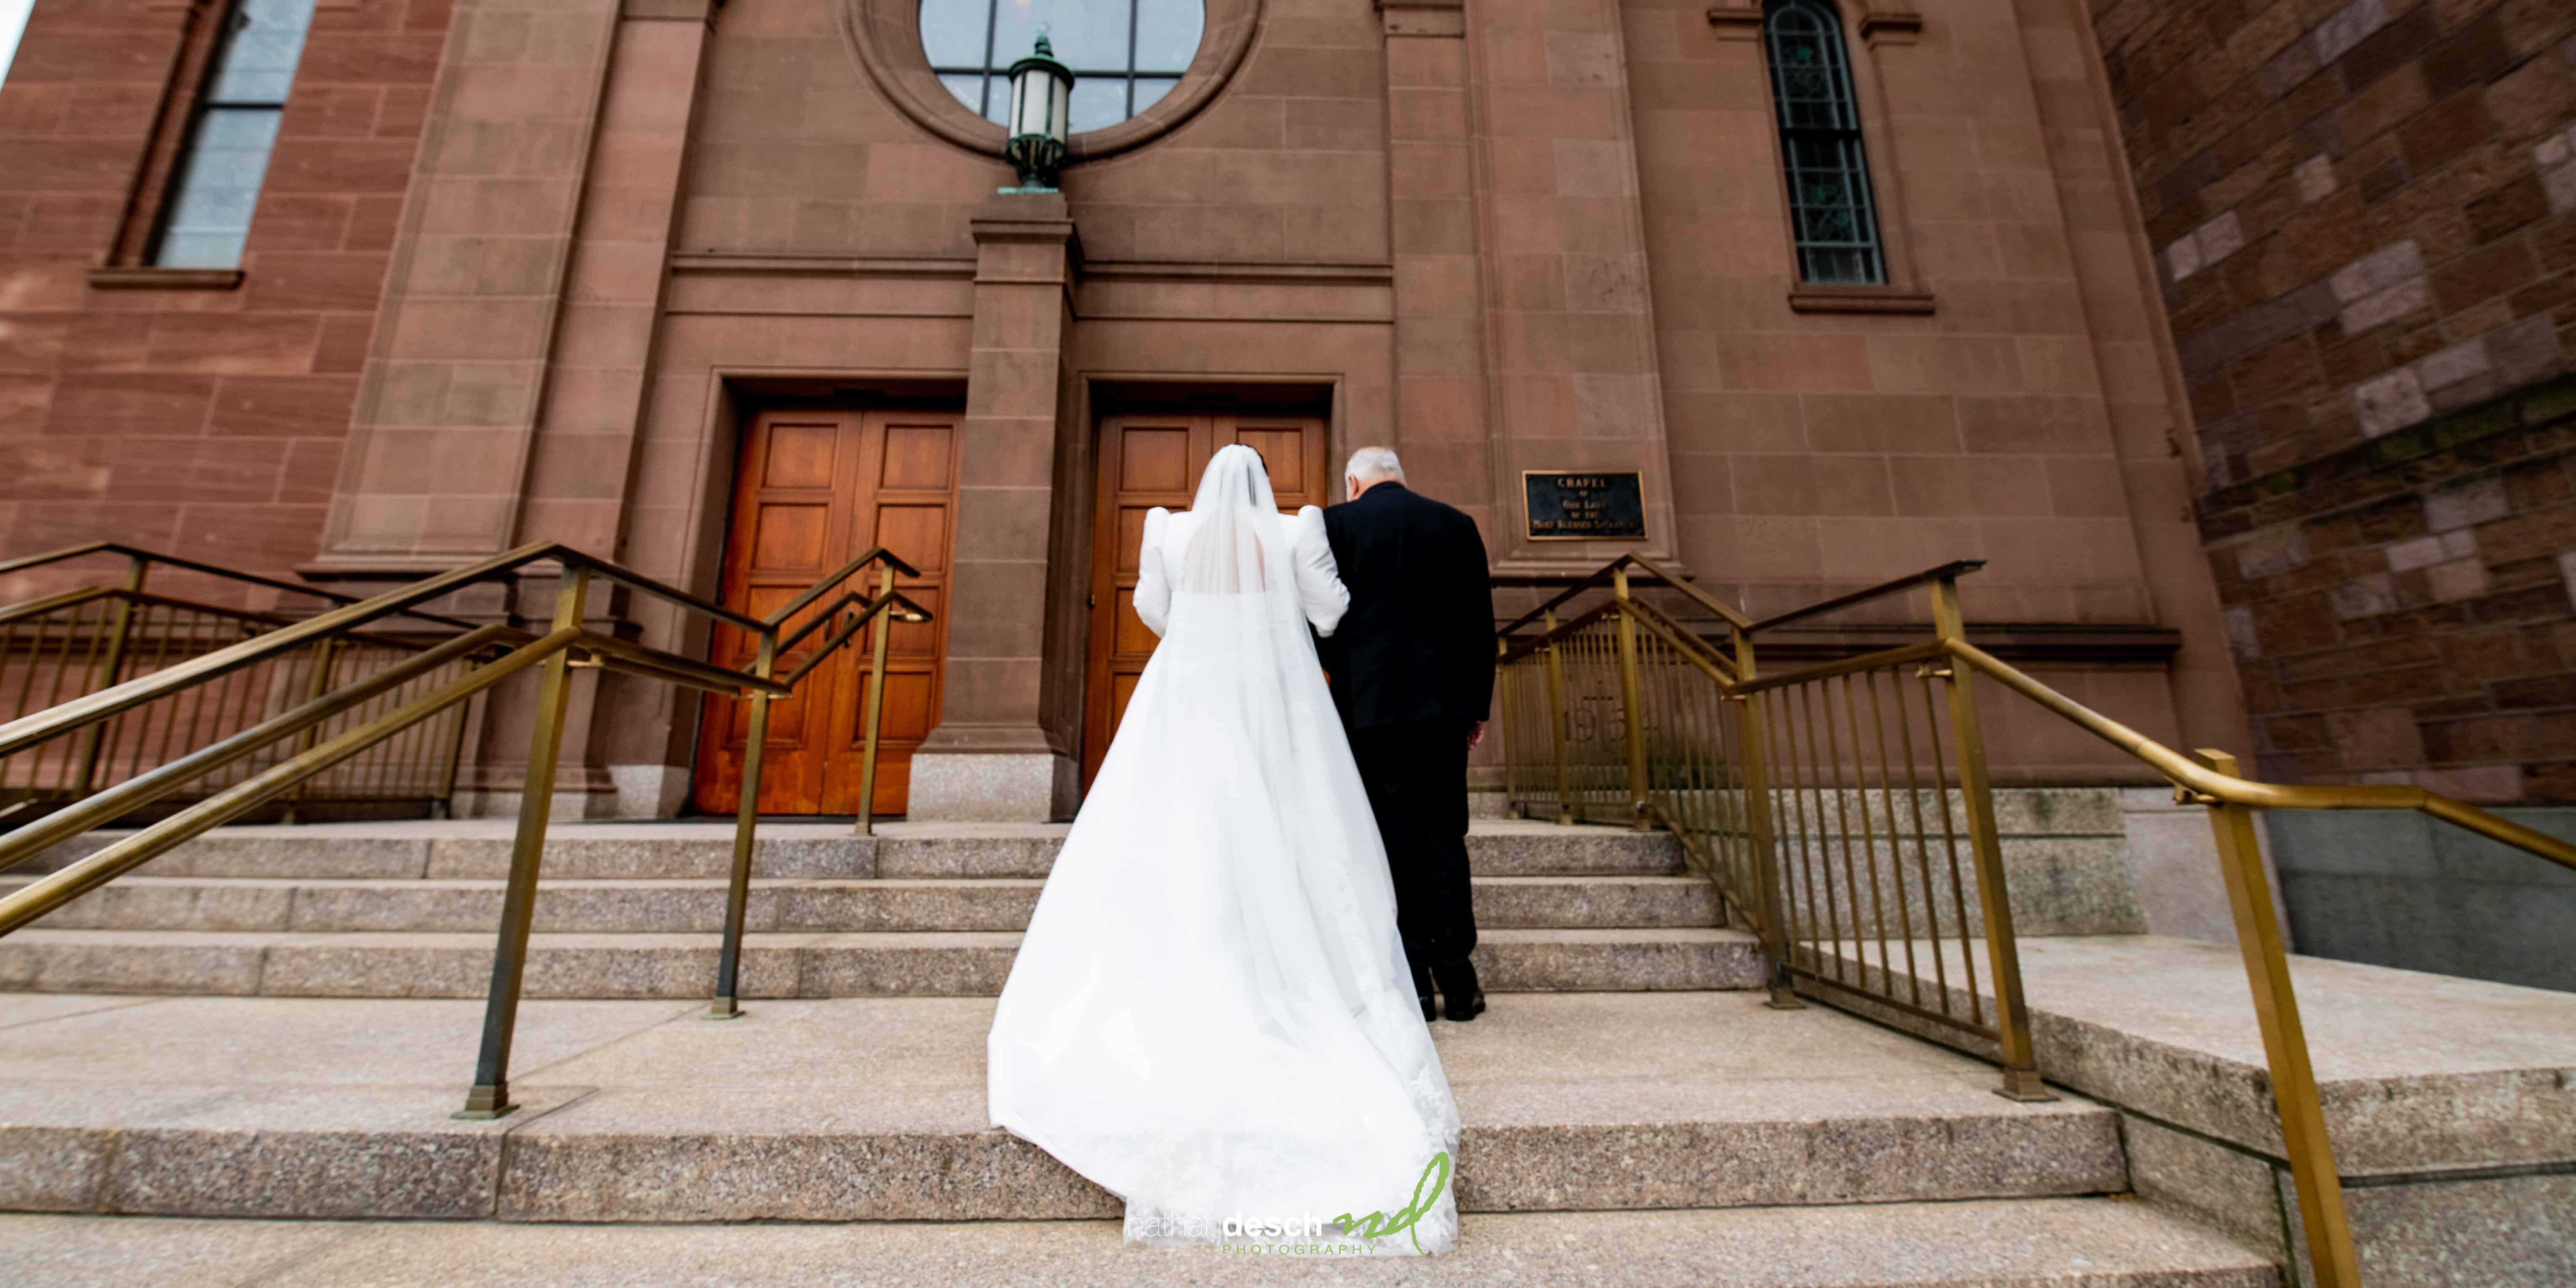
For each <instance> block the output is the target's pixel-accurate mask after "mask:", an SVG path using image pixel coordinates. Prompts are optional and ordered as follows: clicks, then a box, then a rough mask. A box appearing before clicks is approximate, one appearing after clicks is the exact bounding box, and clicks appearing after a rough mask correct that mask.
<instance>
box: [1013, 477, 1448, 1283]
mask: <svg viewBox="0 0 2576 1288" xmlns="http://www.w3.org/2000/svg"><path fill="white" fill-rule="evenodd" d="M1138 574H1139V575H1138V581H1137V586H1136V613H1137V615H1138V616H1139V617H1141V618H1143V619H1144V621H1145V624H1146V626H1148V627H1150V628H1151V629H1152V630H1153V631H1154V632H1155V633H1156V634H1157V635H1159V636H1161V637H1162V644H1161V646H1160V647H1159V648H1158V649H1156V651H1155V653H1154V656H1153V660H1152V661H1150V662H1149V663H1147V665H1146V667H1145V673H1144V675H1143V676H1142V677H1141V678H1140V679H1139V680H1138V682H1137V685H1136V691H1135V695H1134V697H1133V698H1132V699H1131V700H1130V701H1129V703H1128V706H1127V711H1126V718H1125V721H1124V722H1123V723H1122V724H1121V725H1120V726H1119V729H1118V735H1117V738H1116V739H1115V740H1114V741H1113V742H1112V743H1111V744H1110V748H1109V754H1108V757H1107V759H1106V760H1104V761H1103V762H1102V764H1101V766H1100V773H1099V776H1098V778H1097V779H1096V780H1095V781H1094V782H1093V785H1092V789H1091V794H1090V796H1089V797H1088V798H1087V799H1085V800H1084V802H1083V806H1082V812H1081V814H1080V816H1078V817H1077V818H1076V819H1075V820H1074V824H1073V830H1072V832H1071V833H1070V834H1069V835H1068V836H1066V838H1065V842H1064V848H1063V850H1062V852H1061V853H1060V855H1059V856H1058V857H1057V859H1056V861H1055V867H1054V870H1053V873H1052V875H1050V876H1049V877H1048V879H1047V884H1046V889H1045V892H1044V893H1043V894H1041V895H1040V896H1039V899H1038V905H1037V911H1036V913H1035V914H1034V915H1033V916H1032V918H1031V919H1030V922H1029V930H1028V934H1027V936H1026V938H1025V939H1023V941H1022V942H1021V946H1020V952H1019V956H1018V958H1017V960H1016V961H1014V962H1013V964H1012V966H1011V975H1010V980H1009V982H1008V983H1007V984H1006V985H1005V986H1004V987H1003V989H1002V1000H1001V1004H1000V1006H999V1008H998V1009H997V1010H996V1011H995V1012H994V1016H993V1031H992V1033H991V1035H990V1036H989V1038H988V1039H987V1042H986V1045H987V1054H988V1083H987V1090H988V1096H989V1100H990V1105H991V1111H992V1117H993V1121H994V1123H995V1124H996V1125H998V1126H1001V1127H1004V1128H1007V1129H1008V1130H1009V1131H1010V1132H1011V1133H1012V1134H1013V1135H1016V1136H1019V1137H1021V1138H1022V1139H1024V1140H1027V1141H1029V1142H1031V1143H1033V1144H1035V1145H1037V1146H1038V1147H1040V1148H1042V1149H1044V1150H1046V1151H1047V1152H1048V1153H1050V1154H1053V1155H1055V1156H1056V1157H1057V1158H1058V1159H1060V1160H1062V1161H1063V1162H1064V1163H1065V1164H1066V1165H1067V1166H1069V1167H1071V1168H1073V1170H1075V1171H1077V1172H1080V1173H1081V1174H1082V1175H1084V1176H1086V1177H1089V1178H1090V1179H1091V1180H1093V1181H1095V1182H1097V1183H1098V1184H1100V1185H1101V1186H1102V1187H1104V1188H1106V1189H1108V1190H1110V1191H1111V1192H1113V1193H1115V1194H1117V1195H1118V1196H1120V1197H1121V1198H1123V1199H1125V1200H1126V1201H1127V1224H1126V1236H1127V1238H1128V1239H1130V1240H1136V1241H1145V1242H1155V1243H1206V1242H1217V1243H1226V1244H1230V1245H1236V1246H1242V1245H1248V1244H1263V1245H1267V1246H1268V1247H1269V1248H1270V1249H1272V1250H1277V1251H1297V1252H1315V1253H1359V1252H1368V1253H1376V1252H1406V1253H1410V1252H1414V1251H1417V1250H1418V1251H1423V1252H1438V1251H1441V1250H1444V1249H1446V1248H1447V1247H1448V1246H1449V1245H1450V1243H1451V1242H1452V1240H1454V1239H1455V1237H1456V1234H1457V1228H1458V1213H1457V1204H1456V1200H1455V1198H1454V1197H1453V1196H1452V1194H1451V1193H1450V1192H1449V1187H1448V1184H1447V1182H1448V1180H1449V1168H1450V1160H1449V1155H1450V1153H1451V1151H1453V1150H1454V1149H1455V1148H1456V1146H1457V1142H1458V1111H1457V1108H1456V1106H1455V1105H1454V1104H1453V1103H1452V1102H1451V1101H1450V1098H1449V1083H1448V1079H1447V1078H1446V1077H1445V1076H1444V1075H1443V1074H1442V1072H1441V1069H1440V1058H1439V1056H1438V1055H1437V1054H1436V1053H1435V1052H1434V1051H1433V1050H1432V1047H1431V1038H1430V1033H1429V1031H1428V1029H1427V1028H1426V1026H1425V1025H1424V1024H1423V1020H1422V1013H1421V1009H1420V1003H1419V1002H1418V1001H1417V1000H1416V999H1415V997H1414V994H1413V987H1412V983H1411V979H1410V976H1409V975H1408V973H1407V971H1406V969H1405V959H1404V951H1403V948H1402V947H1401V945H1400V943H1399V941H1398V940H1397V938H1396V929H1395V894H1394V886H1393V883H1392V881H1391V879H1390V878H1389V876H1388V872H1387V865H1386V853H1385V850H1384V849H1383V847H1382V846H1381V845H1380V843H1379V839H1378V832H1377V825H1376V823H1375V821H1374V820H1373V819H1372V817H1371V815H1370V813H1369V805H1368V798H1367V796H1366V795H1365V794H1364V793H1363V791H1362V789H1361V787H1360V779H1359V772H1358V770H1357V769H1356V768H1355V767H1354V765H1353V762H1352V760H1351V751H1350V745H1349V743H1348V742H1347V741H1346V740H1345V738H1344V736H1343V733H1342V727H1341V723H1340V721H1339V719H1338V718H1337V717H1336V715H1335V714H1334V710H1333V702H1332V698H1331V696H1330V695H1329V694H1328V693H1327V692H1326V690H1325V687H1324V676H1323V673H1322V672H1321V670H1320V669H1319V668H1318V666H1317V663H1316V660H1315V646H1314V641H1313V640H1312V639H1311V638H1309V637H1308V635H1307V631H1306V624H1307V623H1308V622H1310V621H1311V622H1312V623H1314V627H1315V629H1316V630H1317V631H1320V632H1324V633H1327V634H1329V633H1330V632H1331V631H1332V629H1333V627H1334V626H1335V625H1336V624H1337V623H1338V622H1339V621H1340V620H1341V616H1342V612H1343V610H1344V608H1346V607H1347V606H1348V604H1349V599H1350V596H1349V592H1347V591H1346V590H1344V589H1343V587H1342V582H1341V578H1340V575H1339V573H1338V571H1337V570H1336V568H1335V567H1334V564H1333V555H1332V550H1331V547H1330V546H1329V545H1327V544H1326V541H1325V537H1324V522H1323V512H1322V511H1321V510H1318V509H1316V508H1315V507H1313V506H1307V507H1306V508H1305V509H1303V510H1300V511H1299V512H1298V513H1297V515H1296V516H1295V517H1294V518H1290V517H1288V516H1285V515H1282V514H1280V513H1279V512H1278V509H1277V506H1276V504H1275V503H1274V501H1273V500H1272V497H1271V491H1270V476H1269V475H1268V473H1266V472H1265V471H1264V470H1263V469H1262V465H1261V457H1260V454H1259V453H1257V452H1255V451H1253V450H1252V449H1251V448H1249V447H1245V446H1242V445H1240V444H1236V445H1231V446H1228V447H1225V448H1222V449H1220V450H1219V451H1218V452H1217V454H1216V457H1215V459H1213V460H1211V461H1209V462H1208V467H1207V473H1206V474H1205V475H1203V476H1202V477H1201V478H1200V480H1199V490H1198V496H1197V499H1196V502H1195V503H1194V504H1193V505H1192V507H1191V508H1190V510H1189V512H1188V513H1186V514H1172V513H1170V512H1168V511H1166V510H1163V509H1161V508H1160V507H1157V508H1155V509H1153V510H1151V511H1148V512H1147V514H1146V517H1145V534H1144V548H1143V550H1142V552H1141V556H1140V567H1139V570H1138Z"/></svg>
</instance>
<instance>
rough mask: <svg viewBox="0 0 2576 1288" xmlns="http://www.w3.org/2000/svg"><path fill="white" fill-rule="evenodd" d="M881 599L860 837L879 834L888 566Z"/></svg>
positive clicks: (890, 594)
mask: <svg viewBox="0 0 2576 1288" xmlns="http://www.w3.org/2000/svg"><path fill="white" fill-rule="evenodd" d="M877 596H878V599H879V600H880V601H881V602H883V603H884V604H885V607H884V608H882V609H879V610H878V612H877V619H876V621H875V622H873V623H870V625H869V627H868V634H869V635H871V636H873V637H874V638H873V639H872V640H871V641H870V642H869V646H868V651H869V656H868V706H867V710H866V711H865V712H863V713H861V716H860V718H861V719H863V720H865V721H866V722H867V726H868V733H867V742H866V744H865V746H864V747H863V748H862V749H861V751H860V753H859V822H858V826H857V827H856V829H854V830H855V831H856V832H857V834H858V835H860V836H874V835H875V834H876V821H875V815H876V808H877V725H878V724H879V723H881V722H882V720H883V718H884V716H885V668H886V637H887V636H889V635H892V634H893V633H894V568H893V566H892V565H888V566H887V567H886V569H885V577H884V578H883V579H882V580H881V581H880V582H879V583H878V587H877Z"/></svg>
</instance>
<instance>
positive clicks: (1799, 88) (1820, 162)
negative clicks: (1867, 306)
mask: <svg viewBox="0 0 2576 1288" xmlns="http://www.w3.org/2000/svg"><path fill="white" fill-rule="evenodd" d="M1762 37H1763V46H1764V49H1765V51H1766V52H1767V53H1768V54H1769V55H1770V59H1771V95H1772V98H1773V100H1774V101H1775V102H1776V103H1777V104H1778V105H1779V109H1780V161H1781V165H1782V167H1783V168H1784V169H1785V170H1786V171H1787V173H1788V176H1789V218H1790V223H1791V228H1792V231H1793V232H1794V233H1795V234H1796V237H1797V243H1798V278H1799V280H1801V281H1805V282H1817V283H1828V284H1875V283H1882V282H1885V281H1886V280H1887V256H1886V254H1885V252H1884V251H1882V250H1881V248H1880V246H1879V240H1878V211H1877V208H1876V207H1875V205H1874V204H1873V203H1872V202H1871V200H1870V192H1869V154H1868V152H1867V151H1866V150H1865V147H1864V145H1863V143H1862V142H1861V135H1860V100H1859V99H1858V97H1857V96H1855V95H1854V94H1853V93H1852V78H1851V62H1850V59H1849V58H1848V57H1847V56H1846V55H1845V52H1844V46H1843V24H1842V19H1841V18H1840V17H1839V16H1838V15H1836V14H1835V12H1834V10H1833V6H1832V5H1831V4H1829V3H1827V2H1826V0H1769V2H1768V3H1767V4H1765V5H1764V6H1763V15H1762Z"/></svg>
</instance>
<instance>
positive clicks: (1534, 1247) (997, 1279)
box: [0, 1199, 2280, 1288]
mask: <svg viewBox="0 0 2576 1288" xmlns="http://www.w3.org/2000/svg"><path fill="white" fill-rule="evenodd" d="M0 1264H5V1265H8V1266H10V1267H11V1268H12V1270H13V1271H14V1272H16V1273H18V1274H21V1275H24V1276H25V1282H28V1283H41V1284H45V1285H48V1288H165V1286H167V1288H177V1286H179V1285H186V1286H187V1288H198V1286H200V1285H208V1284H224V1285H238V1286H239V1288H324V1286H326V1285H327V1286H328V1288H394V1286H396V1285H400V1286H401V1288H468V1286H469V1285H470V1286H471V1288H683V1286H691V1288H694V1286H696V1285H712V1284H723V1285H728V1286H729V1288H856V1286H857V1285H878V1286H883V1288H961V1286H963V1285H973V1286H974V1288H986V1286H988V1285H989V1286H991V1288H1036V1286H1040V1285H1043V1286H1045V1288H1064V1286H1065V1285H1084V1286H1085V1288H1095V1286H1096V1288H1182V1286H1184V1285H1190V1286H1202V1285H1208V1284H1216V1283H1223V1284H1228V1285H1237V1284H1239V1285H1245V1286H1246V1288H1263V1286H1265V1285H1286V1284H1295V1285H1308V1284H1316V1283H1347V1284H1386V1285H1396V1284H1402V1285H1413V1286H1416V1288H1447V1286H1451V1285H1455V1286H1457V1288H1468V1286H1471V1285H1472V1286H1474V1288H1488V1286H1490V1285H1496V1284H1528V1285H1557V1284H1584V1285H1599V1286H1600V1288H2275V1286H2276V1285H2278V1284H2279V1282H2280V1279H2279V1275H2278V1272H2277V1271H2276V1270H2275V1269H2274V1267H2273V1266H2272V1265H2271V1264H2270V1263H2268V1262H2265V1261H2263V1260H2261V1259H2259V1258H2257V1257H2255V1256H2253V1255H2252V1254H2250V1253H2247V1252H2246V1251H2244V1250H2243V1249H2241V1248H2238V1247H2235V1246H2233V1245H2231V1244H2229V1243H2227V1242H2226V1241H2224V1240H2222V1239H2219V1238H2216V1237H2214V1236H2212V1235H2209V1234H2207V1233H2205V1232H2203V1231H2201V1230H2199V1229H2197V1228H2195V1227H2192V1226H2189V1225H2186V1224H2183V1223H2182V1222H2179V1221H2176V1220H2174V1219H2173V1218H2171V1217H2168V1216H2165V1215H2163V1214H2161V1213H2158V1212H2156V1211H2155V1210H2154V1209H2152V1208H2149V1207H2146V1206H2144V1205H2142V1204H2137V1203H2122V1202H2117V1201H2112V1200H2102V1199H2071V1200H2070V1199H2052V1200H2043V1201H2037V1202H2021V1203H1937V1204H1891V1205H1884V1206H1873V1207H1848V1208H1824V1209H1815V1208H1809V1209H1784V1208H1761V1209H1743V1210H1734V1211H1697V1212H1611V1213H1580V1214H1559V1213H1545V1214H1532V1215H1515V1216H1474V1215H1471V1216H1468V1217H1467V1218H1466V1219H1465V1220H1464V1221H1463V1222H1462V1223H1461V1229H1460V1231H1459V1236H1458V1246H1457V1248H1456V1249H1455V1250H1454V1251H1452V1252H1451V1253H1449V1254H1448V1255H1445V1256H1441V1257H1435V1258H1432V1259H1430V1260H1427V1261H1425V1260H1419V1259H1411V1258H1406V1259H1394V1260H1386V1261H1378V1262H1353V1261H1336V1262H1332V1263H1330V1264H1322V1265H1319V1264H1316V1263H1313V1262H1305V1261H1299V1260H1296V1259H1293V1258H1284V1257H1269V1256H1246V1255H1227V1254H1221V1253H1218V1252H1216V1251H1214V1250H1213V1249H1206V1248H1195V1249H1170V1250H1166V1249H1153V1248H1130V1247H1126V1246H1124V1245H1123V1244H1121V1243H1120V1241H1119V1236H1118V1226H1117V1225H1116V1223H1114V1222H1108V1221H1078V1222H1073V1221H1069V1222H986V1223H978V1224H972V1225H922V1224H902V1225H885V1224H865V1225H766V1226H623V1227H616V1228H605V1227H597V1226H590V1227H569V1228H567V1227H559V1226H558V1227H530V1226H513V1225H492V1224H480V1225H457V1224H445V1223H424V1222H405V1223H399V1224H383V1223H365V1222H272V1221H191V1220H169V1219H152V1218H134V1217H127V1218H100V1217H41V1216H5V1217H0Z"/></svg>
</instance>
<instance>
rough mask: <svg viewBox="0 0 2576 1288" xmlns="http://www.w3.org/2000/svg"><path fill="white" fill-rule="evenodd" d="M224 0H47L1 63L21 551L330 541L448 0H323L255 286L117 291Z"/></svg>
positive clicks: (1, 239) (264, 215)
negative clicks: (185, 71) (163, 125)
mask: <svg viewBox="0 0 2576 1288" xmlns="http://www.w3.org/2000/svg"><path fill="white" fill-rule="evenodd" d="M220 12H221V7H220V6H219V5H214V6H208V5H200V6H199V7H197V8H195V9H190V8H188V7H185V6H182V5H175V4H170V3H166V2H164V0H39V3H38V4H37V5H36V8H35V13H34V15H33V17H32V19H31V21H30V22H29V23H28V26H27V32H26V36H25V39H24V41H23V43H22V44H21V45H20V46H19V49H18V56H17V61H16V64H15V65H14V66H12V67H11V68H10V70H9V74H8V80H7V82H6V83H5V84H0V176H5V178H0V549H5V550H7V551H8V552H10V553H12V554H25V553H31V552H34V551H39V550H45V549H49V548H53V547H58V546H63V545H69V544H73V543H76V542H80V541H86V540H92V539H98V538H114V539H117V540H121V541H126V542H129V543H132V544H136V545H140V546H144V547H147V548H151V549H158V550H167V551H173V552H178V553H184V554H187V555H192V556H194V557H197V558H201V559H209V560H213V561H216V562H219V563H224V564H228V565H232V566H235V567H241V568H245V569H250V570H254V571H260V572H267V573H271V574H282V573H287V572H289V571H290V570H291V569H292V567H293V566H294V565H295V564H298V563H300V562H303V561H304V560H307V559H310V558H311V557H312V556H313V554H314V552H315V549H316V545H317V542H318V540H319V536H320V533H321V526H322V519H323V515H324V512H325V510H326V509H327V508H328V505H329V502H330V499H331V491H332V485H333V479H334V476H335V474H336V472H337V470H338V466H339V460H340V451H341V443H342V440H343V438H344V437H345V436H346V434H347V430H348V423H349V408H350V404H351V402H352V400H353V399H354V398H355V396H356V394H357V389H358V380H359V373H360V370H361V368H362V367H363V365H364V362H365V358H366V349H367V340H368V334H369V331H370V330H371V328H372V327H373V325H374V319H375V311H376V303H377V297H378V292H379V289H380V287H381V285H382V282H383V280H384V275H385V261H386V254H387V251H388V249H389V247H390V246H391V244H392V241H393V235H394V225H395V218H396V215H397V213H398V211H399V210H400V207H401V204H402V196H403V189H404V187H405V185H406V184H407V182H408V181H409V177H410V173H411V168H412V160H413V152H414V150H415V147H416V142H417V138H418V134H419V129H420V121H421V116H422V112H423V109H424V107H425V105H426V104H427V102H428V98H429V86H430V81H431V79H432V77H433V76H434V75H435V74H436V72H437V69H438V59H439V48H440V44H441V41H442V39H443V37H444V33H445V30H446V26H447V17H448V0H324V3H323V4H322V6H321V8H320V11H319V12H318V13H317V14H316V15H315V16H314V22H313V31H312V35H311V37H310V38H309V39H308V41H307V43H306V45H305V50H304V60H303V64H302V66H301V68H300V69H299V71H298V72H297V75H296V80H295V89H294V93H293V96H292V101H291V102H290V103H289V104H288V105H287V108H286V113H285V118H284V121H283V122H282V124H281V127H280V137H279V140H278V143H277V148H276V151H275V152H274V153H273V154H272V156H271V158H270V161H269V168H268V176H267V184H266V188H265V190H264V191H263V193H262V194H261V198H260V203H259V208H258V213H257V215H256V217H255V218H254V221H253V223H252V226H251V232H250V243H249V251H248V254H247V255H246V256H245V258H244V261H243V264H242V268H243V270H244V271H243V276H242V280H241V282H240V285H239V286H238V287H236V288H233V289H215V290H206V289H194V290H181V289H152V288H145V289H132V288H125V289H97V288H96V287H93V286H92V285H91V284H90V282H89V270H90V269H91V268H92V267H94V266H98V265H102V264H105V263H107V262H108V261H109V260H110V257H111V254H112V252H113V250H114V248H115V245H116V242H117V238H118V230H119V227H120V225H121V224H122V223H124V222H125V221H126V219H127V217H128V204H129V197H128V194H129V191H130V190H131V189H132V188H133V186H134V184H135V183H136V180H137V175H138V172H139V171H140V170H141V168H142V167H143V166H144V164H145V157H146V152H147V149H148V146H149V143H150V137H151V133H152V130H153V125H154V121H155V119H156V117H157V116H158V115H159V114H160V113H161V110H162V102H163V95H164V89H165V85H166V83H167V82H168V81H169V80H170V78H171V75H172V69H173V66H174V63H175V62H176V60H177V59H178V58H179V56H180V52H181V50H182V47H183V45H184V44H185V40H186V34H187V32H188V30H189V28H190V24H191V23H195V22H208V21H212V20H213V19H214V16H215V15H217V14H219V13H220ZM143 217H144V218H145V219H147V221H148V212H145V214H144V216H143ZM30 588H31V587H29V586H12V587H0V594H5V596H6V597H7V598H11V599H14V598H16V597H18V595H19V594H20V593H23V592H24V591H25V590H27V589H30Z"/></svg>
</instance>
